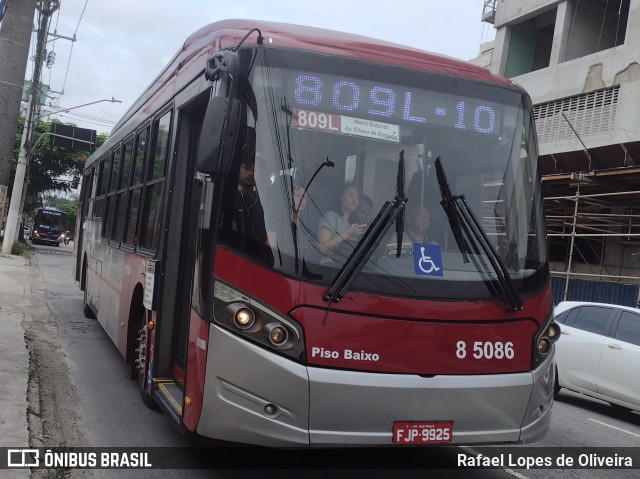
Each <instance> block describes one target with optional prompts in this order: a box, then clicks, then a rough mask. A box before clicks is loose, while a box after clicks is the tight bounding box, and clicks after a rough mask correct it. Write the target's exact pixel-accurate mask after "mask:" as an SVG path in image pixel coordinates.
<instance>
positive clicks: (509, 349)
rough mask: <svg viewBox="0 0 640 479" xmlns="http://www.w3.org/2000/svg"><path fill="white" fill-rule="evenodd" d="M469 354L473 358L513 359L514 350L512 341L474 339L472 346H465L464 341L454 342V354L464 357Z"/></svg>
mask: <svg viewBox="0 0 640 479" xmlns="http://www.w3.org/2000/svg"><path fill="white" fill-rule="evenodd" d="M468 354H470V355H471V356H472V357H473V358H474V359H513V357H514V356H515V354H516V353H515V351H514V349H513V343H512V342H511V341H508V342H506V343H502V342H500V341H495V342H492V341H474V342H473V346H472V347H471V346H467V342H466V341H458V343H457V344H456V356H457V357H458V359H464V358H466V357H467V355H468Z"/></svg>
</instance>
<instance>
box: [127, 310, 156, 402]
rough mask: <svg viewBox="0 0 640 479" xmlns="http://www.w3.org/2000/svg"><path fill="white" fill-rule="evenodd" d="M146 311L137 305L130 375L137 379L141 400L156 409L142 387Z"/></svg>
mask: <svg viewBox="0 0 640 479" xmlns="http://www.w3.org/2000/svg"><path fill="white" fill-rule="evenodd" d="M145 314H146V311H145V309H144V307H143V306H138V311H137V314H136V315H135V317H136V318H137V324H138V327H137V329H136V331H137V335H136V349H135V351H134V352H135V355H134V358H135V359H134V361H133V365H132V371H131V377H132V379H136V380H137V381H138V389H139V391H140V397H141V398H142V402H144V404H145V405H146V406H147V407H149V408H151V409H157V408H158V406H157V404H156V403H155V401H154V400H153V398H152V397H151V394H149V393H148V392H147V391H146V390H145V389H144V383H145V379H146V372H147V342H148V341H147V338H148V336H147V331H148V329H147V322H146V321H145Z"/></svg>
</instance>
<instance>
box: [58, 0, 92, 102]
mask: <svg viewBox="0 0 640 479" xmlns="http://www.w3.org/2000/svg"><path fill="white" fill-rule="evenodd" d="M88 3H89V0H85V2H84V7H83V8H82V13H81V14H80V18H79V19H78V24H77V25H76V30H75V31H74V32H73V38H75V37H76V33H78V29H79V28H80V22H81V21H82V17H83V16H84V11H85V10H86V9H87V4H88ZM72 55H73V43H71V51H70V52H69V61H68V62H67V70H66V71H65V73H64V81H63V82H62V89H61V90H60V91H61V92H62V93H64V87H65V86H66V85H67V76H68V75H69V67H70V66H71V57H72Z"/></svg>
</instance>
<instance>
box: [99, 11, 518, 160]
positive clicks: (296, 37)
mask: <svg viewBox="0 0 640 479" xmlns="http://www.w3.org/2000/svg"><path fill="white" fill-rule="evenodd" d="M253 28H258V29H259V30H260V32H261V34H262V36H263V37H264V39H265V40H264V44H265V45H267V46H274V47H285V48H292V49H296V50H305V51H311V52H319V53H323V54H327V55H335V56H340V57H347V58H357V59H363V60H369V61H375V62H381V63H385V64H389V65H397V66H402V67H407V68H413V69H417V70H423V71H430V72H434V73H439V74H446V75H452V76H457V77H461V78H467V79H472V80H478V81H483V82H488V83H497V84H502V85H505V86H507V85H508V86H510V87H512V88H513V87H514V86H515V84H514V83H513V82H512V81H511V80H508V79H506V78H502V77H499V76H496V75H493V74H492V73H491V72H490V71H489V70H488V69H486V68H484V67H480V66H477V65H474V64H472V63H469V62H466V61H462V60H458V59H456V58H453V57H449V56H446V55H440V54H436V53H431V52H427V51H423V50H418V49H416V48H412V47H409V46H405V45H399V44H396V43H391V42H387V41H384V40H379V39H375V38H369V37H365V36H361V35H355V34H351V33H345V32H338V31H334V30H327V29H323V28H316V27H309V26H304V25H295V24H289V23H280V22H270V21H263V20H243V19H230V20H221V21H218V22H214V23H211V24H209V25H207V26H204V27H202V28H201V29H200V30H198V31H196V32H194V33H193V34H192V35H191V36H189V37H188V38H187V40H186V41H185V43H184V44H183V46H182V48H181V49H180V50H179V51H178V52H177V53H176V54H175V55H174V56H173V58H172V59H171V60H170V61H169V63H168V64H167V66H166V67H165V68H164V69H163V70H162V72H161V73H160V74H159V75H158V76H157V77H156V78H155V79H154V80H153V82H151V84H150V85H149V86H148V87H147V89H146V90H145V91H144V92H143V93H142V94H141V95H140V97H139V98H138V99H137V100H136V101H135V102H134V103H133V105H132V106H131V108H129V110H128V111H127V112H126V113H125V115H124V116H123V117H122V119H121V120H120V121H119V122H118V124H117V125H116V126H115V127H114V129H113V131H112V135H115V136H117V137H120V135H116V133H117V132H118V130H119V129H120V128H121V127H122V126H123V125H125V124H126V123H127V122H128V121H129V120H130V119H131V118H132V117H134V116H137V115H136V113H138V114H142V115H143V118H147V117H149V116H151V114H153V113H154V112H155V111H156V110H157V109H159V108H161V107H162V106H163V105H164V104H165V103H166V102H168V101H169V100H170V99H171V98H172V97H173V95H175V93H176V92H178V91H180V90H181V89H182V88H183V87H185V86H186V85H188V84H189V83H190V82H191V81H193V79H194V78H195V77H197V76H198V75H199V74H201V73H202V72H203V70H204V66H205V61H206V58H208V57H209V56H211V55H212V54H213V53H214V52H216V51H218V50H220V49H223V48H226V47H229V46H233V45H235V44H237V43H238V42H239V41H240V39H242V38H243V37H244V36H245V35H246V34H247V33H248V32H249V31H250V30H252V29H253ZM257 37H258V34H257V32H254V33H252V34H251V35H250V36H249V38H248V39H247V40H246V41H245V45H247V44H255V43H256V39H257ZM109 143H110V142H109ZM101 150H102V148H100V149H99V150H98V153H99V154H100V153H101ZM89 163H93V161H90V162H89Z"/></svg>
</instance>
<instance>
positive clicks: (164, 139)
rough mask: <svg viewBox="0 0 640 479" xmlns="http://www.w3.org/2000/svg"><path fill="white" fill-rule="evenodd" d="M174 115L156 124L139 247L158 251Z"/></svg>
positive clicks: (159, 120) (161, 118) (148, 159)
mask: <svg viewBox="0 0 640 479" xmlns="http://www.w3.org/2000/svg"><path fill="white" fill-rule="evenodd" d="M172 114H173V111H168V112H167V113H165V114H164V115H163V116H162V117H160V118H159V119H157V120H155V121H154V122H153V135H152V138H153V139H154V144H153V149H152V151H151V154H150V155H149V156H148V157H147V165H146V169H145V171H146V184H145V191H144V201H143V209H142V222H141V224H140V237H139V240H138V246H140V247H141V248H143V249H146V250H152V251H156V250H157V249H158V245H159V243H160V236H161V235H160V228H161V226H162V216H163V211H164V201H163V196H164V185H165V179H166V177H165V175H166V166H167V159H168V156H169V143H170V141H171V135H170V133H171V119H172Z"/></svg>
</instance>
